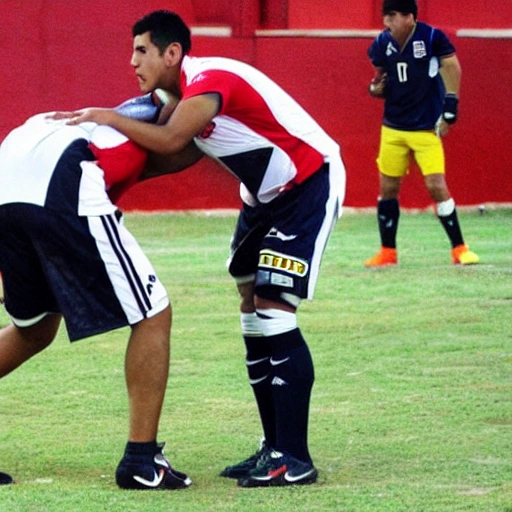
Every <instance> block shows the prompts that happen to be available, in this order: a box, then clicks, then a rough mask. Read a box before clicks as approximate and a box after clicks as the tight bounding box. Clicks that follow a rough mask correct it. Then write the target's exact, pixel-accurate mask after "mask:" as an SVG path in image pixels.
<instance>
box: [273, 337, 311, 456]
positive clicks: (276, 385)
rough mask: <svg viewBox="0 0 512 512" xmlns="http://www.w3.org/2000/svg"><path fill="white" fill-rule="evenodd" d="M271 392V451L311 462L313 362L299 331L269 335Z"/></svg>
mask: <svg viewBox="0 0 512 512" xmlns="http://www.w3.org/2000/svg"><path fill="white" fill-rule="evenodd" d="M267 340H268V341H269V342H270V345H271V347H272V359H271V364H272V375H273V377H272V393H273V395H274V403H275V410H276V444H275V446H274V447H275V448H276V450H278V451H282V452H285V453H288V454H289V455H292V456H293V457H295V458H297V459H299V460H302V461H306V462H309V463H311V462H312V461H311V456H310V454H309V450H308V419H309V403H310V398H311V389H312V387H313V381H314V378H315V375H314V369H313V360H312V359H311V354H310V352H309V348H308V346H307V344H306V342H305V340H304V338H303V337H302V334H301V332H300V330H299V329H298V328H297V329H294V330H293V331H289V332H286V333H284V334H279V335H276V336H270V337H268V338H267Z"/></svg>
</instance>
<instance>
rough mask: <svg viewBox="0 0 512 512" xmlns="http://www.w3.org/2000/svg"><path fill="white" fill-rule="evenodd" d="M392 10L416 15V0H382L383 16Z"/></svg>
mask: <svg viewBox="0 0 512 512" xmlns="http://www.w3.org/2000/svg"><path fill="white" fill-rule="evenodd" d="M392 11H396V12H401V13H403V14H413V15H414V18H416V17H417V16H418V6H417V5H416V0H384V2H383V3H382V15H383V16H385V15H386V14H389V13H390V12H392Z"/></svg>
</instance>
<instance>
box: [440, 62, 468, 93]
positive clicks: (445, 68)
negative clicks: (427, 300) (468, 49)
mask: <svg viewBox="0 0 512 512" xmlns="http://www.w3.org/2000/svg"><path fill="white" fill-rule="evenodd" d="M439 73H440V74H441V78H442V79H443V83H444V88H445V90H446V94H455V95H458V94H459V89H460V79H461V76H462V68H461V66H460V62H459V59H458V58H457V56H456V55H450V56H449V57H444V58H442V59H441V67H440V68H439Z"/></svg>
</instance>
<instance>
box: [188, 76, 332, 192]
mask: <svg viewBox="0 0 512 512" xmlns="http://www.w3.org/2000/svg"><path fill="white" fill-rule="evenodd" d="M182 87H183V91H184V93H183V98H182V99H187V98H190V97H192V96H197V95H199V94H207V93H212V92H215V93H219V94H220V95H221V97H222V105H221V110H220V112H219V114H218V115H226V116H229V117H231V118H233V119H236V120H237V121H239V122H241V123H243V124H245V125H246V126H247V127H249V128H250V129H251V130H253V131H254V132H256V133H258V134H259V135H261V136H262V137H264V138H266V139H267V140H269V141H270V142H271V143H272V144H275V145H276V146H278V147H279V148H281V149H282V150H283V151H284V152H285V153H286V154H287V155H288V156H289V157H290V159H291V160H292V162H293V163H294V164H295V167H296V168H297V176H296V177H295V178H294V180H293V182H295V183H301V182H302V181H304V180H305V179H307V178H308V177H309V176H311V175H312V174H314V173H315V172H316V171H317V170H318V169H319V168H320V167H321V166H322V164H323V163H324V158H323V156H322V154H321V153H320V152H318V151H317V150H316V149H315V148H313V147H312V146H310V145H309V144H307V143H306V142H304V141H303V140H301V139H299V138H298V137H296V136H295V135H292V134H291V133H290V132H288V131H287V130H286V128H285V127H283V125H282V124H280V123H279V122H278V120H277V119H276V118H275V116H274V114H273V113H272V110H271V109H270V107H269V106H268V104H267V102H266V101H265V99H264V97H263V96H262V95H261V94H260V93H259V92H258V91H257V90H256V89H254V88H253V87H252V86H251V85H250V84H249V83H247V82H246V81H245V80H244V79H243V78H242V77H240V76H238V75H237V74H235V73H232V72H229V71H225V70H218V69H211V70H205V71H201V72H200V73H199V74H198V75H197V76H195V77H193V79H192V81H191V83H190V84H188V85H184V84H183V83H182Z"/></svg>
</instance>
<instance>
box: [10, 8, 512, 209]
mask: <svg viewBox="0 0 512 512" xmlns="http://www.w3.org/2000/svg"><path fill="white" fill-rule="evenodd" d="M456 1H458V0H419V4H420V9H423V10H424V11H426V13H427V14H428V15H429V16H432V17H436V16H438V15H440V14H443V15H444V16H445V17H446V19H447V20H448V22H449V23H448V24H447V26H448V27H449V28H450V30H451V31H452V35H453V30H455V29H457V28H461V27H475V26H480V27H482V26H483V25H481V24H480V25H474V24H473V20H474V23H476V22H477V21H478V19H480V21H482V22H485V26H493V27H495V28H500V27H512V16H511V15H512V2H511V0H492V5H493V6H496V9H494V10H493V11H490V10H489V9H487V10H485V9H482V8H481V5H482V2H484V3H485V2H486V0H465V1H464V6H465V7H464V9H460V10H459V11H456V14H457V15H459V14H460V15H461V16H459V17H460V18H461V21H460V22H458V21H457V20H456V19H454V17H455V14H453V11H452V10H450V9H449V8H448V6H449V5H452V6H453V3H454V2H456ZM219 2H220V3H216V2H214V1H213V0H211V2H210V4H208V5H210V6H212V5H213V6H214V7H216V8H217V9H218V8H219V5H222V6H223V7H222V9H220V11H219V10H217V11H215V13H216V14H215V13H214V14H215V16H216V18H215V22H216V23H217V24H223V23H224V22H225V21H226V20H228V21H230V22H231V23H237V25H236V29H234V31H233V33H234V35H235V37H232V38H215V37H199V36H195V37H194V41H193V45H194V54H196V55H224V56H229V57H234V58H237V59H241V60H244V61H246V62H249V63H251V64H254V65H256V66H257V67H259V68H260V69H262V70H263V71H264V72H266V73H267V74H268V75H270V76H271V77H272V78H273V79H275V80H276V81H277V82H278V83H279V84H281V85H282V86H283V87H284V88H285V89H287V90H288V91H289V92H290V93H291V94H292V95H293V96H294V97H295V98H296V99H297V100H298V101H299V102H300V103H301V104H302V105H303V106H304V107H305V108H306V109H307V110H308V111H309V112H310V113H311V114H312V115H313V116H314V117H315V118H316V119H317V120H318V121H319V122H320V123H321V124H322V125H323V126H324V127H325V129H326V130H327V131H328V132H329V133H330V134H331V136H333V137H334V138H335V139H336V140H337V141H338V142H339V143H340V145H341V146H342V152H343V158H344V160H345V163H346V166H347V172H348V190H347V200H346V204H347V205H349V206H373V205H374V204H375V198H376V195H377V175H376V169H375V165H374V159H375V157H376V153H377V148H378V138H379V129H380V120H381V111H382V104H381V103H380V102H379V100H375V99H372V98H370V97H369V96H368V94H367V92H366V87H367V84H368V81H369V79H370V78H371V76H372V70H371V66H370V64H369V62H368V60H367V58H366V49H367V47H368V46H369V44H370V42H371V38H360V37H352V38H341V37H338V38H325V37H282V38H281V37H265V36H263V35H260V36H259V37H254V36H253V34H254V29H256V28H259V27H268V28H275V27H280V26H282V25H283V24H286V25H287V26H288V27H289V26H290V21H291V20H292V21H293V20H295V21H293V23H294V24H295V23H299V22H298V21H297V19H298V18H297V16H296V15H294V14H293V13H294V12H297V11H296V7H297V5H295V6H294V3H295V2H299V0H289V1H288V2H286V1H285V0H265V1H263V2H262V4H263V5H264V7H265V9H266V10H265V13H266V15H265V16H266V17H265V16H260V17H258V12H257V11H255V6H256V5H259V4H258V2H257V0H239V3H233V2H229V3H226V2H225V1H224V0H219ZM339 2H342V0H339ZM363 2H366V3H368V5H367V6H366V4H364V5H365V6H366V7H365V8H364V16H363V17H364V20H365V21H364V23H361V27H356V28H364V27H363V25H366V24H369V23H372V21H371V20H377V21H378V20H379V19H380V18H379V10H378V9H379V6H380V2H377V1H376V0H357V2H356V3H355V4H357V5H358V6H363ZM331 3H333V4H336V3H337V2H331ZM372 3H373V7H372V5H371V4H372ZM306 4H307V5H308V6H309V5H310V4H313V3H312V2H309V0H308V1H307V2H306V3H305V4H303V5H306ZM342 4H343V5H344V6H345V7H346V9H345V11H343V12H344V16H345V17H346V15H347V13H349V14H350V16H351V17H352V16H354V12H355V11H354V10H353V7H349V4H350V5H355V4H351V3H350V2H348V0H346V3H345V0H343V2H342ZM459 4H460V2H459ZM478 4H480V7H479V9H477V7H478ZM120 5H122V8H120V7H119V6H120ZM159 8H168V9H174V10H176V11H177V12H180V13H181V14H182V15H183V17H184V18H185V20H186V21H187V22H189V23H191V24H195V23H202V24H204V23H206V21H207V18H206V17H205V16H206V14H207V13H206V11H205V12H203V17H201V16H198V15H197V13H198V10H197V9H198V7H197V2H196V0H189V1H188V2H186V1H183V0H176V1H173V0H165V1H163V0H160V1H159V0H139V1H138V2H120V1H119V0H101V1H100V0H88V1H87V2H78V1H70V0H31V1H30V2H27V1H26V0H1V1H0V19H1V20H2V27H1V28H0V44H1V47H2V48H3V52H2V53H1V65H2V74H3V87H2V94H1V95H0V109H1V112H2V115H1V116H0V139H1V138H3V137H4V136H5V135H6V134H7V132H8V131H9V130H10V129H12V128H13V127H14V126H16V125H17V124H19V123H21V122H23V121H24V120H25V118H26V117H28V116H30V115H32V114H34V113H36V112H41V111H49V110H53V109H73V108H79V107H82V106H90V105H98V106H113V105H116V104H118V103H119V102H121V101H122V100H123V99H125V98H126V97H130V96H134V95H137V94H138V88H137V84H136V81H135V79H134V77H133V72H132V70H131V68H130V66H129V59H130V55H131V42H132V41H131V25H132V23H133V22H134V21H135V20H136V19H138V18H139V17H141V16H142V15H144V14H145V13H147V12H149V11H151V10H153V9H159ZM294 9H295V11H294ZM361 9H362V7H361ZM496 11H498V13H496ZM299 12H300V11H299ZM307 12H308V13H310V14H308V16H307V17H306V21H301V22H300V23H304V24H306V22H307V23H309V24H310V25H311V24H312V23H313V22H312V21H311V20H312V18H311V16H312V14H311V13H313V11H311V10H308V11H307ZM338 12H339V10H336V9H334V10H333V11H332V16H331V12H330V13H329V15H328V16H327V15H326V14H325V6H324V9H322V15H323V18H324V19H325V20H331V18H335V17H336V13H338ZM222 13H225V17H223V15H222ZM244 13H249V15H248V16H245V18H244V19H245V21H244V22H243V23H241V22H240V17H242V15H243V14H244ZM304 13H306V11H304ZM462 13H464V15H465V16H466V17H465V18H464V17H463V16H462ZM478 13H479V14H480V17H478V16H477V14H478ZM420 14H421V10H420ZM477 18H478V19H477ZM357 19H358V20H360V19H362V18H361V17H359V18H357ZM423 19H425V18H423ZM237 20H238V21H237ZM255 20H256V21H255ZM257 20H259V22H258V21H257ZM308 20H309V21H308ZM342 21H343V20H342ZM440 21H441V20H440ZM346 22H347V20H345V23H346ZM464 22H465V23H467V24H462V23H464ZM255 23H260V25H255ZM315 23H316V21H315ZM336 23H341V22H336ZM358 23H359V21H358ZM459 23H461V24H459ZM251 24H252V25H251ZM437 25H438V26H442V25H441V23H438V24H437ZM353 27H354V26H353ZM296 28H304V27H296ZM324 28H329V27H324ZM340 28H344V27H340ZM366 28H372V27H366ZM453 40H454V43H455V45H456V47H457V49H458V55H459V59H460V60H461V63H462V66H463V87H462V91H461V105H460V121H459V122H458V123H457V125H456V126H455V127H454V129H453V131H452V133H451V134H450V135H449V136H448V137H447V138H446V143H445V147H446V153H447V167H448V181H449V184H450V188H451V190H452V193H453V195H454V196H455V199H456V201H457V202H458V203H459V204H476V203H480V202H512V179H510V174H511V171H512V169H511V167H512V165H511V164H510V158H509V151H508V148H510V147H512V130H511V129H510V126H511V119H512V100H511V99H510V94H509V91H508V84H510V83H512V39H468V38H458V37H455V36H454V35H453ZM402 203H403V204H404V206H409V207H424V206H426V205H428V203H429V200H428V197H427V196H426V193H425V192H424V190H423V187H422V185H421V181H420V179H419V177H418V175H417V173H413V174H411V176H410V177H409V179H407V180H406V181H405V186H404V190H403V193H402ZM121 206H122V207H124V208H125V209H144V210H152V209H196V208H236V207H238V206H239V199H238V184H237V183H236V181H235V180H234V178H232V177H231V176H229V175H228V174H227V173H226V172H225V171H223V170H222V169H219V168H217V167H215V166H214V165H213V164H211V163H208V162H207V161H206V160H205V161H204V162H200V163H199V164H198V165H196V166H195V167H194V168H192V169H190V170H187V171H186V172H184V173H181V174H178V175H175V176H169V177H163V178H158V179H156V180H151V181H148V182H144V183H141V184H139V185H137V186H136V187H134V188H133V189H132V190H131V191H130V192H128V194H127V195H126V196H125V197H124V198H123V199H122V202H121Z"/></svg>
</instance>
